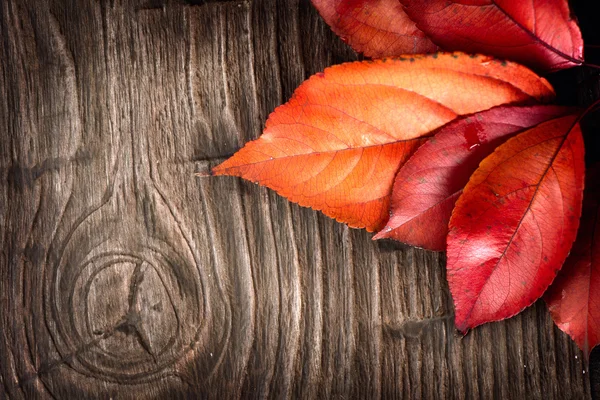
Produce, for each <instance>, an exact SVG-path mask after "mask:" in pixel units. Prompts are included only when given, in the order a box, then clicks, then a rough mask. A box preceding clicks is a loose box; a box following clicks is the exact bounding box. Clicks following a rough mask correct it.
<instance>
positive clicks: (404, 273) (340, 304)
mask: <svg viewBox="0 0 600 400" xmlns="http://www.w3.org/2000/svg"><path fill="white" fill-rule="evenodd" d="M0 4H1V6H0V28H1V31H0V39H1V40H0V93H1V96H2V99H3V101H1V102H0V140H1V142H0V174H1V175H0V237H1V238H2V239H1V246H2V247H1V253H0V299H1V308H0V312H1V315H0V317H1V318H0V370H1V374H0V398H8V399H21V398H35V399H37V398H40V399H44V398H54V399H70V398H86V399H90V398H100V399H108V398H113V399H133V398H177V397H180V398H183V397H197V398H220V399H229V398H237V397H243V398H247V397H251V398H264V397H270V398H277V399H279V398H290V397H293V398H296V397H298V398H378V397H385V398H388V397H389V398H391V397H396V398H407V399H409V398H410V399H419V398H421V399H433V398H469V399H471V398H474V399H475V398H481V399H488V398H498V399H508V398H512V399H524V398H527V399H583V398H589V397H590V394H591V393H590V382H589V379H588V376H589V373H588V374H585V373H584V372H583V371H584V365H585V363H584V361H583V360H582V358H583V357H582V353H581V352H580V351H579V350H578V349H577V347H576V346H575V345H574V344H573V343H572V342H571V340H570V339H569V338H568V337H567V336H566V335H564V334H563V333H562V332H560V331H559V330H558V329H556V328H554V327H553V324H552V321H551V319H550V318H549V315H548V313H547V312H546V310H545V308H544V306H543V304H541V303H537V304H536V305H535V306H533V307H531V308H529V309H528V310H526V311H525V312H524V313H522V314H521V315H520V316H517V317H515V318H512V319H510V320H507V321H504V322H500V323H495V324H488V325H486V326H483V327H481V328H478V329H476V330H474V331H472V332H471V333H469V334H468V335H467V336H466V337H465V338H462V339H461V338H460V337H459V336H458V335H457V334H456V333H455V330H454V327H453V324H452V301H451V298H450V296H449V292H448V289H447V285H446V281H445V275H444V257H443V255H442V254H438V253H432V252H427V251H422V250H419V249H414V248H407V247H402V246H399V245H395V244H392V243H389V242H387V243H386V242H383V243H374V242H372V241H371V240H370V238H371V235H370V234H367V233H365V232H363V231H356V230H351V229H348V228H345V227H344V226H342V225H340V224H338V223H335V222H333V221H331V220H330V219H328V218H326V217H323V216H322V215H320V214H319V213H317V212H313V211H312V210H308V209H304V208H300V207H298V206H296V205H293V204H290V203H288V202H287V201H286V200H285V199H282V198H280V197H278V196H277V195H275V194H274V193H272V192H271V191H269V190H266V189H264V188H261V187H258V186H255V185H253V184H249V183H247V182H242V181H240V180H238V179H234V178H197V177H195V176H194V173H196V172H204V171H207V170H208V168H209V167H210V166H212V165H215V164H216V163H218V162H219V161H221V160H223V159H224V158H225V157H227V156H228V155H230V154H232V153H233V152H234V151H236V150H237V149H238V148H240V146H242V145H243V143H245V142H246V141H248V140H250V139H253V138H256V137H257V136H258V135H259V134H260V132H261V129H262V126H263V123H264V121H265V119H266V117H267V116H268V114H269V112H271V111H272V110H273V109H274V108H275V107H276V106H277V105H279V104H281V103H282V102H284V101H285V100H286V99H288V98H289V97H290V95H291V93H292V92H293V90H294V89H295V87H296V86H297V85H298V84H299V83H300V82H301V81H303V80H304V79H305V78H306V77H308V76H309V75H311V74H313V73H315V72H317V71H320V70H322V69H323V68H324V67H326V66H328V65H331V64H335V63H339V62H342V61H347V60H354V59H356V55H355V54H354V53H353V52H352V51H351V50H349V49H348V48H347V46H346V45H345V44H343V43H342V42H341V41H340V40H339V39H337V38H336V37H335V36H334V35H333V34H332V33H331V31H330V30H329V29H328V28H327V26H326V25H325V24H324V23H323V22H322V21H321V19H320V18H319V16H318V15H317V13H316V12H315V11H314V10H313V9H312V8H311V6H310V4H309V3H308V1H307V0H302V1H300V2H298V1H297V0H253V1H250V0H247V1H221V2H208V1H200V0H195V1H183V0H180V1H176V0H171V1H166V0H156V1H153V0H139V1H126V0H112V1H96V0H48V1H40V0H14V1H12V0H2V1H0Z"/></svg>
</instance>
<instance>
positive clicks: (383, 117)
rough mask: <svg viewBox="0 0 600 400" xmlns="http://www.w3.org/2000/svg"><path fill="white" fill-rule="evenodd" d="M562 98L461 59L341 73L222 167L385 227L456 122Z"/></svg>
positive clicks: (308, 92)
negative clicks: (401, 184)
mask: <svg viewBox="0 0 600 400" xmlns="http://www.w3.org/2000/svg"><path fill="white" fill-rule="evenodd" d="M553 97H554V92H553V90H552V87H551V86H550V85H549V83H548V82H547V81H546V80H545V79H543V78H540V77H538V76H537V75H535V74H534V73H533V72H531V71H530V70H529V69H527V68H525V67H522V66H520V65H518V64H515V63H510V62H504V61H498V60H494V59H492V58H489V57H486V56H469V55H465V54H460V53H454V54H434V55H432V56H415V57H411V58H398V59H389V60H377V61H368V62H354V63H347V64H342V65H338V66H334V67H331V68H328V69H326V70H325V72H324V73H319V74H317V75H315V76H313V77H311V78H310V79H309V80H308V81H306V82H304V83H303V84H302V85H300V87H299V88H298V89H297V90H296V91H295V93H294V95H293V96H292V98H291V99H290V101H289V102H288V103H286V104H284V105H283V106H280V107H278V108H277V109H276V110H275V112H273V114H271V116H270V117H269V120H268V121H267V123H266V129H265V131H264V134H263V135H262V136H261V137H260V138H259V139H258V140H255V141H253V142H250V143H248V144H246V146H245V147H244V148H243V149H242V150H240V151H239V152H237V153H236V154H235V155H234V156H233V157H231V158H230V159H228V160H227V161H225V162H224V163H223V164H221V165H219V166H217V167H215V168H214V169H213V173H214V174H215V175H234V176H241V177H243V178H245V179H248V180H250V181H252V182H258V183H260V184H262V185H265V186H268V187H270V188H272V189H274V190H276V191H277V192H278V193H279V194H281V195H282V196H285V197H287V198H288V199H290V200H291V201H294V202H297V203H299V204H300V205H303V206H308V207H312V208H314V209H317V210H322V211H323V212H324V213H325V214H326V215H328V216H330V217H333V218H335V219H337V220H338V221H340V222H345V223H347V224H348V225H350V226H351V227H357V228H362V227H364V228H367V230H369V231H373V230H376V229H380V228H381V227H382V226H383V224H384V223H385V222H386V220H387V217H388V209H389V198H390V193H391V188H392V184H393V181H394V176H395V174H396V172H397V171H398V169H399V168H400V166H402V165H403V164H404V162H405V161H406V160H407V159H408V157H410V155H411V154H412V153H413V152H414V151H415V150H416V149H417V147H418V146H419V145H420V144H422V142H423V140H424V139H423V137H424V136H426V135H428V134H429V133H430V132H431V131H432V130H434V129H436V128H438V127H440V126H442V125H444V124H446V123H448V122H449V121H452V120H453V119H455V118H456V117H457V115H463V114H469V113H474V112H477V111H481V110H486V109H488V108H491V107H493V106H496V105H499V104H505V103H532V102H536V101H548V100H550V99H552V98H553Z"/></svg>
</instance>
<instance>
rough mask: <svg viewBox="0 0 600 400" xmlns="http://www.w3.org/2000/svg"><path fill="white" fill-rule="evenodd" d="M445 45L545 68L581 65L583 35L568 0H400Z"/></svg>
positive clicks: (411, 14) (422, 25)
mask: <svg viewBox="0 0 600 400" xmlns="http://www.w3.org/2000/svg"><path fill="white" fill-rule="evenodd" d="M400 1H401V2H402V4H404V5H405V11H406V13H407V14H408V16H409V17H410V18H411V19H412V20H413V21H415V22H416V23H417V27H418V28H420V29H421V30H422V31H423V32H425V34H426V35H427V36H428V37H429V38H430V39H431V40H432V41H433V42H434V43H436V44H437V45H439V46H440V47H442V48H443V49H444V50H461V51H466V52H475V53H484V54H490V55H493V56H495V57H500V58H507V59H510V60H513V61H517V62H521V63H523V64H525V65H528V66H531V67H533V68H536V69H539V70H542V71H554V70H559V69H564V68H570V67H573V66H576V65H581V63H582V62H583V40H582V38H581V32H580V31H579V27H578V26H577V23H576V21H575V20H574V19H573V18H572V17H571V14H570V12H569V4H568V2H567V0H532V1H522V0H470V1H464V0H400Z"/></svg>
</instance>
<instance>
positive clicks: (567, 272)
mask: <svg viewBox="0 0 600 400" xmlns="http://www.w3.org/2000/svg"><path fill="white" fill-rule="evenodd" d="M587 175H588V176H587V179H586V182H587V187H586V190H585V195H584V199H583V212H582V215H581V227H580V229H579V233H578V235H577V241H576V242H575V244H574V245H573V250H572V251H571V254H570V255H569V257H568V258H567V261H566V262H565V265H564V267H563V268H562V269H561V271H560V273H559V274H558V276H557V277H556V280H555V281H554V283H552V286H550V289H548V291H547V292H546V294H545V295H544V299H545V300H546V303H547V304H548V309H549V310H550V313H551V314H552V318H553V319H554V322H555V323H556V325H558V327H559V328H560V329H561V330H563V331H564V332H566V333H568V334H569V335H570V336H571V337H572V338H573V340H575V342H576V343H577V345H578V346H579V348H581V350H583V351H584V352H586V353H589V352H590V351H591V350H592V349H593V348H594V347H595V346H596V345H597V344H598V343H600V165H596V167H595V168H593V169H590V170H588V172H587Z"/></svg>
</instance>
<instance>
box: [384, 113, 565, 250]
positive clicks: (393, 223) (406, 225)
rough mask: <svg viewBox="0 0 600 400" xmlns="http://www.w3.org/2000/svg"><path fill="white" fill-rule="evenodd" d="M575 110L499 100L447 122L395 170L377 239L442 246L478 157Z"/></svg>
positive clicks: (480, 159)
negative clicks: (499, 103) (493, 105)
mask: <svg viewBox="0 0 600 400" xmlns="http://www.w3.org/2000/svg"><path fill="white" fill-rule="evenodd" d="M572 111H573V110H572V109H571V108H566V107H557V106H534V107H515V106H501V107H496V108H493V109H491V110H488V111H483V112H480V113H477V114H474V115H468V116H465V117H462V118H458V119H456V120H455V121H453V122H451V123H449V124H447V125H445V126H443V127H442V128H440V129H439V130H438V131H437V132H436V133H435V136H433V137H432V138H431V139H429V141H427V143H425V144H424V145H423V146H421V147H420V148H419V149H418V150H417V151H416V152H415V154H414V155H413V156H412V157H411V158H410V159H409V160H408V161H407V162H406V164H404V166H403V167H402V168H401V169H400V171H399V172H398V174H397V175H396V179H395V181H394V187H393V190H392V198H391V211H390V219H389V221H388V222H387V225H386V227H385V228H384V229H383V230H382V231H381V232H379V233H378V234H377V235H376V236H375V237H374V239H383V238H391V239H395V240H398V241H400V242H404V243H407V244H410V245H413V246H418V247H423V248H426V249H430V250H437V251H444V250H445V249H446V235H447V233H448V223H449V221H450V215H451V214H452V209H453V208H454V203H455V202H456V199H458V196H460V194H461V193H462V189H463V187H464V186H465V185H466V184H467V182H468V181H469V177H470V176H471V174H472V173H473V172H475V170H476V169H477V166H478V165H479V162H480V161H482V160H483V159H484V158H485V157H487V156H488V155H489V154H490V153H492V152H493V151H494V149H495V148H496V147H498V146H499V145H500V144H502V143H503V142H504V141H506V140H507V139H509V138H510V137H512V136H514V135H516V134H517V133H519V132H522V131H524V130H525V129H527V128H531V127H533V126H535V125H538V124H540V123H542V122H544V121H547V120H549V119H553V118H556V117H558V116H561V115H566V114H567V113H569V112H572Z"/></svg>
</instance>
